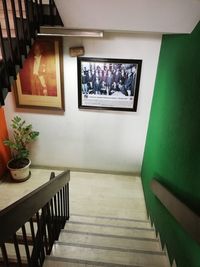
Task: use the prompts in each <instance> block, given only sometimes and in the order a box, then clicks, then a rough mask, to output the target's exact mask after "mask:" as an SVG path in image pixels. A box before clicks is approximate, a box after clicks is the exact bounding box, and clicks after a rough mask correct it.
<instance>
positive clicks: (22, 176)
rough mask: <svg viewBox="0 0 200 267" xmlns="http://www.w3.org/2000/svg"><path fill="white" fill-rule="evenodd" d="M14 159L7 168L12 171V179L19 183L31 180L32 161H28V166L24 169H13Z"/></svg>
mask: <svg viewBox="0 0 200 267" xmlns="http://www.w3.org/2000/svg"><path fill="white" fill-rule="evenodd" d="M12 162H13V159H11V160H10V161H9V162H8V164H7V168H8V169H9V170H10V173H11V176H12V178H13V179H14V180H15V181H17V182H23V181H26V180H27V179H29V178H30V165H31V161H30V160H29V159H27V165H26V166H24V167H22V168H13V167H12Z"/></svg>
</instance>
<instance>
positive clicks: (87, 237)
mask: <svg viewBox="0 0 200 267" xmlns="http://www.w3.org/2000/svg"><path fill="white" fill-rule="evenodd" d="M58 241H59V242H61V243H65V242H66V243H70V244H77V245H90V246H99V247H100V246H101V247H106V248H115V249H119V250H123V249H125V250H130V251H142V252H146V253H148V252H149V253H155V254H163V252H161V246H160V243H159V241H158V240H149V239H143V238H124V237H120V236H114V235H113V236H111V235H103V234H91V233H79V232H65V231H61V233H60V236H59V240H58Z"/></svg>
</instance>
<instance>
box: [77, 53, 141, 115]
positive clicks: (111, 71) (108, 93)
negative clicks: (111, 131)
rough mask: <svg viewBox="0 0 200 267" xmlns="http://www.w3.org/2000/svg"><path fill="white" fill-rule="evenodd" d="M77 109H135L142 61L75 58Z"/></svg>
mask: <svg viewBox="0 0 200 267" xmlns="http://www.w3.org/2000/svg"><path fill="white" fill-rule="evenodd" d="M77 66H78V106H79V108H80V109H104V110H105V109H107V110H121V111H137V102H138V94H139V85H140V75H141V67H142V60H140V59H109V58H89V57H78V58H77Z"/></svg>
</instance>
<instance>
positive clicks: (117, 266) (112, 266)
mask: <svg viewBox="0 0 200 267" xmlns="http://www.w3.org/2000/svg"><path fill="white" fill-rule="evenodd" d="M46 259H47V260H52V261H60V262H70V263H80V264H87V265H94V266H105V267H108V264H109V267H145V266H144V265H124V264H117V263H107V262H100V261H89V260H80V259H72V258H62V257H57V256H46Z"/></svg>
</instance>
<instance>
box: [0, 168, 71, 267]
mask: <svg viewBox="0 0 200 267" xmlns="http://www.w3.org/2000/svg"><path fill="white" fill-rule="evenodd" d="M69 181H70V174H69V171H68V172H63V173H61V174H59V175H57V176H55V174H54V173H51V177H50V180H49V181H48V182H47V183H45V184H44V185H42V186H40V187H39V188H38V189H36V190H34V191H33V192H31V193H29V194H28V195H26V196H25V197H23V198H22V199H20V200H18V201H16V202H15V203H14V204H12V205H10V206H8V207H7V208H5V209H4V210H2V211H0V247H1V256H2V257H0V261H3V264H4V266H5V267H9V266H12V264H16V265H17V266H24V265H26V266H28V267H41V266H42V264H43V262H44V259H45V256H46V255H49V254H50V251H51V248H52V246H53V243H54V241H55V240H57V239H58V236H59V233H60V230H61V229H62V228H63V227H64V225H65V222H66V220H68V219H69ZM10 244H12V246H13V247H14V251H15V254H14V256H13V254H12V255H10V254H9V245H10ZM22 247H23V248H24V251H25V255H23V254H22Z"/></svg>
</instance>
